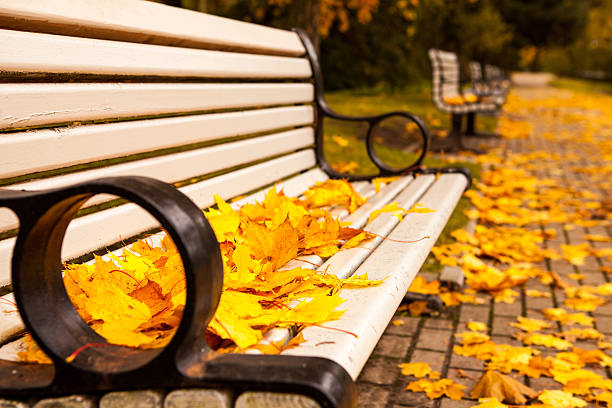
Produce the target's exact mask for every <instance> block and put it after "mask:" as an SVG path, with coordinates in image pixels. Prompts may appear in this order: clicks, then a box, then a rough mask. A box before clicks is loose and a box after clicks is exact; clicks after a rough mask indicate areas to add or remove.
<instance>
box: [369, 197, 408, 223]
mask: <svg viewBox="0 0 612 408" xmlns="http://www.w3.org/2000/svg"><path fill="white" fill-rule="evenodd" d="M383 213H391V214H393V215H394V216H395V217H397V219H398V220H400V221H401V220H402V218H403V217H404V214H407V213H408V211H407V210H405V209H403V208H402V207H400V206H399V204H398V203H397V202H396V201H394V202H392V203H389V204H387V205H385V206H384V207H382V208H380V209H378V210H374V211H372V212H371V213H370V217H369V218H368V223H370V222H372V220H373V219H375V218H376V217H378V216H379V215H380V214H383Z"/></svg>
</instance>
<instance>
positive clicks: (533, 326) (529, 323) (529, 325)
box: [510, 316, 552, 332]
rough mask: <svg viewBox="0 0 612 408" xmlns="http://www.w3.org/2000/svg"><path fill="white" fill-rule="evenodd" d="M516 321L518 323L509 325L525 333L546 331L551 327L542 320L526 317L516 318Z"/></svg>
mask: <svg viewBox="0 0 612 408" xmlns="http://www.w3.org/2000/svg"><path fill="white" fill-rule="evenodd" d="M516 320H517V321H518V323H514V322H512V323H510V326H512V327H516V328H518V329H521V330H523V331H526V332H534V331H540V330H542V329H548V328H550V327H552V324H550V323H548V322H545V321H544V320H539V319H531V318H528V317H523V316H517V318H516Z"/></svg>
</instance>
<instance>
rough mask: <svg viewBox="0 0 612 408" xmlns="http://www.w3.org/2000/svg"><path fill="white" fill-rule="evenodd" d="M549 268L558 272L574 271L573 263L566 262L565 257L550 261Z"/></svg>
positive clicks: (563, 273)
mask: <svg viewBox="0 0 612 408" xmlns="http://www.w3.org/2000/svg"><path fill="white" fill-rule="evenodd" d="M550 269H551V270H552V271H553V272H556V273H558V274H562V275H565V274H569V273H574V272H575V271H576V270H575V269H574V265H572V264H571V263H569V262H567V261H566V260H565V259H553V260H551V261H550Z"/></svg>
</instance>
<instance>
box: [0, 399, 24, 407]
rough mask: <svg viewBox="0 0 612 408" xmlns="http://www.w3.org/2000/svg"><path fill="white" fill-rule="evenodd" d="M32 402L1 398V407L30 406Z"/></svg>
mask: <svg viewBox="0 0 612 408" xmlns="http://www.w3.org/2000/svg"><path fill="white" fill-rule="evenodd" d="M29 407H30V404H28V403H26V402H23V401H16V400H9V399H4V398H0V408H29Z"/></svg>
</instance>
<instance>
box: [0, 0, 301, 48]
mask: <svg viewBox="0 0 612 408" xmlns="http://www.w3.org/2000/svg"><path fill="white" fill-rule="evenodd" d="M0 22H1V24H2V27H10V28H15V29H18V30H23V31H40V32H48V33H56V34H61V35H73V36H81V37H91V38H103V39H111V40H121V41H132V42H138V43H148V44H161V45H176V46H181V47H195V48H209V47H215V48H223V49H240V50H256V51H261V52H267V53H279V54H288V55H302V54H304V52H305V51H304V47H303V46H302V43H301V41H300V40H299V38H298V36H297V35H296V34H295V33H293V32H290V31H286V30H279V29H276V28H270V27H264V26H261V25H257V24H251V23H246V22H242V21H236V20H230V19H228V18H223V17H217V16H212V15H208V14H204V13H197V12H193V11H189V10H184V9H179V8H176V7H169V6H165V5H162V4H157V3H153V2H149V1H140V0H139V1H136V0H104V1H99V0H79V1H73V0H27V1H23V0H0Z"/></svg>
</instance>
